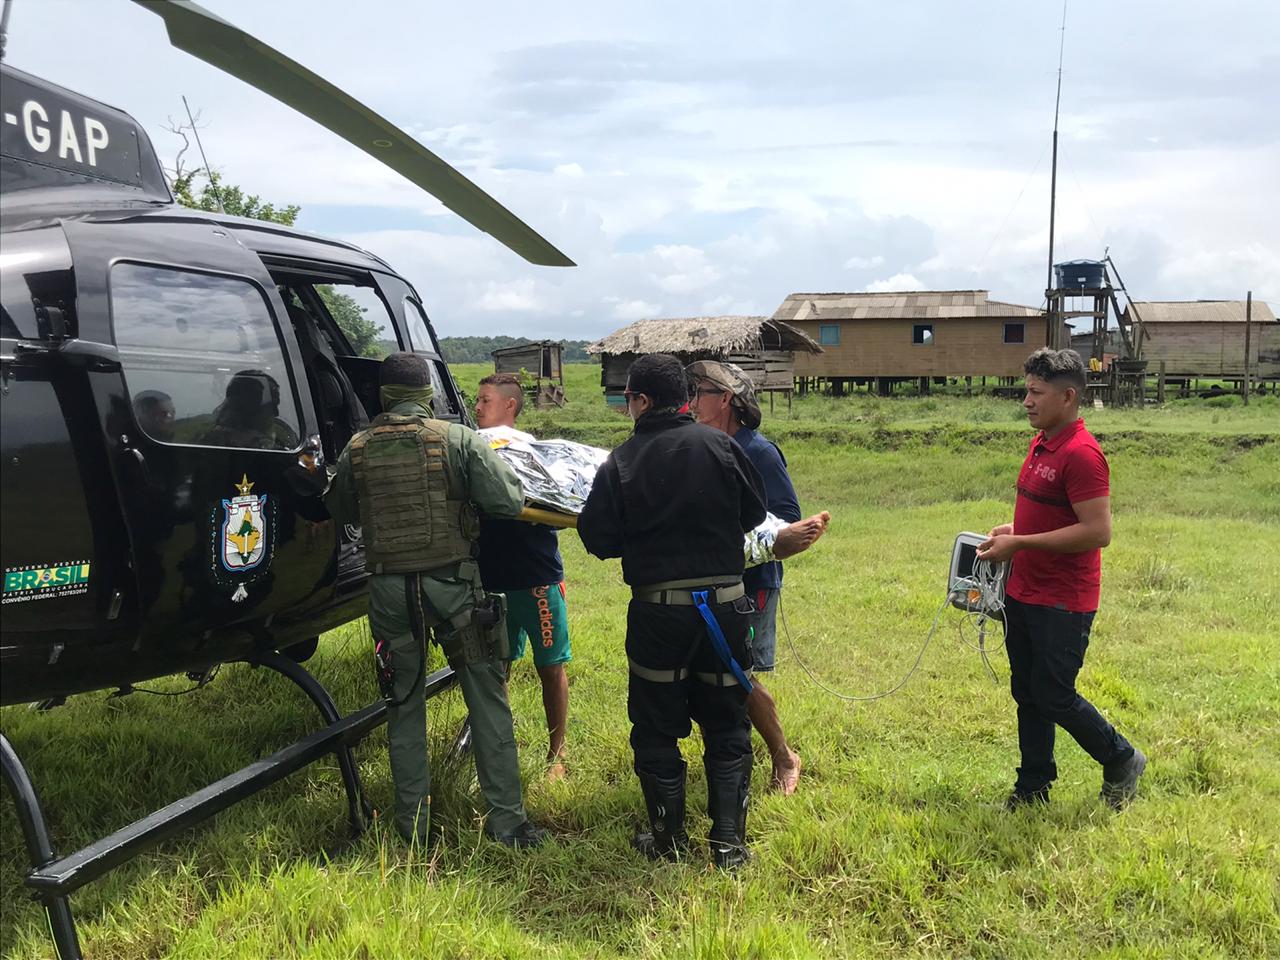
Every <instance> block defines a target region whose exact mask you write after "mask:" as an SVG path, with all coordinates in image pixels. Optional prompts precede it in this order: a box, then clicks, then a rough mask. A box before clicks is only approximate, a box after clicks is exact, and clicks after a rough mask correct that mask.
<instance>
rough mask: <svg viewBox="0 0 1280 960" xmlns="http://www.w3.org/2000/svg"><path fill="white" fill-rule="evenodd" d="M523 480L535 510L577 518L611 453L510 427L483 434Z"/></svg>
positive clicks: (527, 495)
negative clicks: (545, 438)
mask: <svg viewBox="0 0 1280 960" xmlns="http://www.w3.org/2000/svg"><path fill="white" fill-rule="evenodd" d="M479 432H480V435H481V436H482V437H484V438H485V439H486V440H488V441H489V445H490V446H491V447H493V449H494V450H496V451H497V453H498V455H499V456H500V457H502V459H503V460H505V461H507V464H508V465H509V466H510V467H511V469H512V470H514V471H515V472H516V476H517V477H519V478H520V485H521V486H523V487H524V496H525V499H526V500H527V501H529V503H530V504H532V505H533V506H540V507H546V508H548V509H550V510H559V511H560V512H561V513H572V514H574V515H577V514H579V513H581V512H582V505H583V504H584V503H586V502H587V494H589V493H590V492H591V484H592V482H593V481H594V480H595V478H596V471H597V470H599V469H600V465H601V464H603V463H604V462H605V460H607V459H608V457H609V451H608V450H601V449H600V448H599V447H589V446H587V445H586V444H585V443H574V442H573V441H572V440H538V439H537V438H535V437H533V436H531V435H530V434H527V433H524V432H523V431H521V430H513V429H511V428H510V427H488V428H486V429H484V430H481V431H479Z"/></svg>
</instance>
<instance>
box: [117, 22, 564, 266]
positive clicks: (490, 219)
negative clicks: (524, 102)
mask: <svg viewBox="0 0 1280 960" xmlns="http://www.w3.org/2000/svg"><path fill="white" fill-rule="evenodd" d="M134 2H135V3H137V4H138V5H139V6H141V7H142V8H143V9H145V10H149V11H151V12H152V13H154V14H156V15H157V16H159V17H160V18H161V19H162V20H164V24H165V28H166V29H167V30H168V32H169V42H170V43H172V44H173V45H174V46H175V47H177V48H178V49H179V50H184V51H186V52H187V53H189V54H191V55H192V56H194V57H198V58H199V59H201V60H203V61H205V62H206V63H209V64H212V65H213V66H215V67H217V68H218V69H220V70H222V71H224V72H225V73H229V74H230V75H231V76H233V77H236V78H238V79H240V80H243V81H244V82H245V83H248V84H250V85H252V86H254V87H257V88H258V89H259V90H261V91H262V92H263V93H266V94H268V95H270V96H272V97H274V98H275V99H277V100H279V101H280V102H281V103H284V104H287V105H288V106H290V107H293V109H295V110H297V111H298V112H299V113H301V114H302V115H303V116H306V117H310V118H311V119H312V120H314V121H315V122H316V123H318V124H320V125H321V126H323V127H327V128H328V129H329V130H332V131H333V132H334V133H336V134H337V135H338V136H340V137H342V139H344V140H346V141H347V142H348V143H351V144H353V145H354V146H357V147H359V148H360V149H361V150H363V151H364V152H365V153H367V154H369V155H370V156H372V157H374V158H375V159H377V160H379V161H381V162H382V163H384V164H386V165H387V166H388V167H390V168H391V169H392V170H395V171H396V172H397V173H399V174H401V175H403V176H404V177H405V178H406V179H408V180H410V181H412V182H413V183H415V184H417V185H418V186H419V187H421V188H422V189H423V190H425V191H427V192H428V193H430V194H431V195H432V196H434V197H435V198H437V199H438V200H439V201H440V202H441V203H443V204H444V205H445V206H446V207H448V208H449V209H450V210H452V211H453V212H454V213H456V214H458V216H460V217H462V218H463V219H464V220H466V221H467V222H468V223H470V224H472V225H473V226H475V227H477V228H479V229H480V230H483V231H484V232H485V233H488V234H491V235H492V236H493V237H494V238H495V239H496V240H498V241H499V242H500V243H503V244H505V245H506V246H507V247H509V248H511V249H512V250H514V251H515V252H516V253H518V254H520V256H522V257H524V258H525V259H526V260H528V261H529V262H530V263H536V264H540V265H543V266H548V267H572V266H574V263H573V261H572V260H570V259H569V258H568V257H566V256H565V255H564V254H563V253H561V252H560V251H559V250H557V249H556V248H555V247H554V246H553V245H552V244H551V243H550V242H549V241H548V240H546V239H545V238H544V237H542V236H540V235H539V234H538V233H536V232H535V231H534V230H533V228H532V227H530V226H529V225H528V224H526V223H525V222H524V221H523V220H521V219H520V218H519V217H517V216H516V215H515V214H514V213H512V212H511V211H510V210H508V209H507V208H506V207H504V206H503V205H502V204H500V203H499V202H498V201H497V200H495V199H494V198H493V197H491V196H489V194H487V193H485V192H484V191H483V190H481V189H480V188H479V187H478V186H476V185H475V184H474V183H472V182H471V181H470V180H468V179H467V178H466V177H465V176H463V175H462V174H461V173H459V172H458V171H457V170H455V169H454V168H453V167H451V166H450V165H449V164H447V163H446V162H445V161H444V160H441V159H440V158H439V157H438V156H436V155H435V154H434V153H432V152H431V151H430V150H428V149H427V148H426V147H424V146H423V145H422V144H420V143H418V141H417V140H415V139H413V138H412V137H410V136H409V135H408V134H406V133H404V132H403V131H402V130H401V129H400V128H399V127H397V126H396V125H395V124H393V123H391V122H390V121H389V120H387V119H385V118H384V117H381V116H379V115H378V114H376V113H374V112H373V111H372V110H370V109H369V108H368V107H366V106H365V105H364V104H362V103H360V102H359V101H358V100H356V99H354V98H353V97H351V96H349V95H348V94H346V93H344V92H343V91H341V90H339V89H338V88H337V87H335V86H334V85H333V84H332V83H330V82H329V81H327V80H325V79H324V78H323V77H320V76H318V75H316V74H315V73H312V72H311V71H310V70H308V69H307V68H306V67H304V66H302V64H300V63H298V62H296V61H294V60H291V59H289V58H288V57H286V56H285V55H284V54H283V53H281V52H280V51H279V50H276V49H274V48H273V47H270V46H268V45H267V44H265V43H263V42H262V41H261V40H258V39H257V38H256V37H253V36H251V35H249V34H248V33H246V32H244V31H243V30H241V29H240V28H239V27H236V26H234V25H233V24H230V23H228V22H227V21H225V20H223V19H222V18H220V17H218V16H216V15H215V14H213V13H210V12H209V11H208V10H205V9H204V8H203V7H201V6H199V5H197V4H195V3H192V2H190V0H134Z"/></svg>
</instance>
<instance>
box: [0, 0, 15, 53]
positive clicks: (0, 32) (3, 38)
mask: <svg viewBox="0 0 1280 960" xmlns="http://www.w3.org/2000/svg"><path fill="white" fill-rule="evenodd" d="M11 3H13V0H4V9H3V10H0V60H3V59H4V48H5V46H6V45H7V43H8V40H9V4H11Z"/></svg>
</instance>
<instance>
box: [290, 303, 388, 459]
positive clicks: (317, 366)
mask: <svg viewBox="0 0 1280 960" xmlns="http://www.w3.org/2000/svg"><path fill="white" fill-rule="evenodd" d="M284 301H285V309H286V310H287V311H288V313H289V320H290V322H291V323H292V324H293V330H294V334H295V335H296V336H297V338H298V349H299V350H300V351H301V352H302V362H303V364H304V365H305V366H306V368H307V372H308V374H309V379H310V381H311V384H312V388H311V389H312V401H313V402H314V403H315V406H316V415H317V416H318V417H319V418H320V441H321V443H322V445H323V447H324V453H325V457H326V459H328V460H329V462H331V463H332V462H333V461H335V460H337V459H338V454H340V453H341V452H342V451H343V449H344V448H345V447H346V445H347V441H349V440H350V439H351V438H352V436H354V435H355V434H356V433H357V432H358V431H360V430H363V429H364V428H365V427H367V426H368V425H369V416H368V414H367V413H366V412H365V408H364V404H363V403H361V402H360V399H359V397H358V396H357V395H356V391H355V389H354V388H353V387H352V386H351V381H350V380H349V379H348V378H347V374H346V372H345V371H344V370H343V369H342V366H341V365H340V364H339V363H338V357H337V355H336V354H335V353H334V350H333V345H332V344H331V343H330V342H329V338H328V337H326V336H325V334H324V332H323V331H322V330H321V329H320V326H319V324H318V323H317V322H316V319H315V318H314V317H313V316H311V314H310V313H308V312H307V310H306V308H304V307H302V306H301V305H299V304H298V303H297V302H295V301H294V299H293V298H292V297H290V296H285V298H284Z"/></svg>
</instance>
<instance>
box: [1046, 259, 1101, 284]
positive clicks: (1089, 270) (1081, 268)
mask: <svg viewBox="0 0 1280 960" xmlns="http://www.w3.org/2000/svg"><path fill="white" fill-rule="evenodd" d="M1053 273H1054V279H1055V280H1056V281H1057V283H1056V284H1055V286H1056V287H1057V288H1058V289H1059V290H1100V289H1102V288H1103V287H1106V286H1108V284H1107V270H1106V266H1105V265H1104V264H1103V262H1102V261H1101V260H1069V261H1067V262H1066V263H1059V264H1055V265H1054V268H1053Z"/></svg>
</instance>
